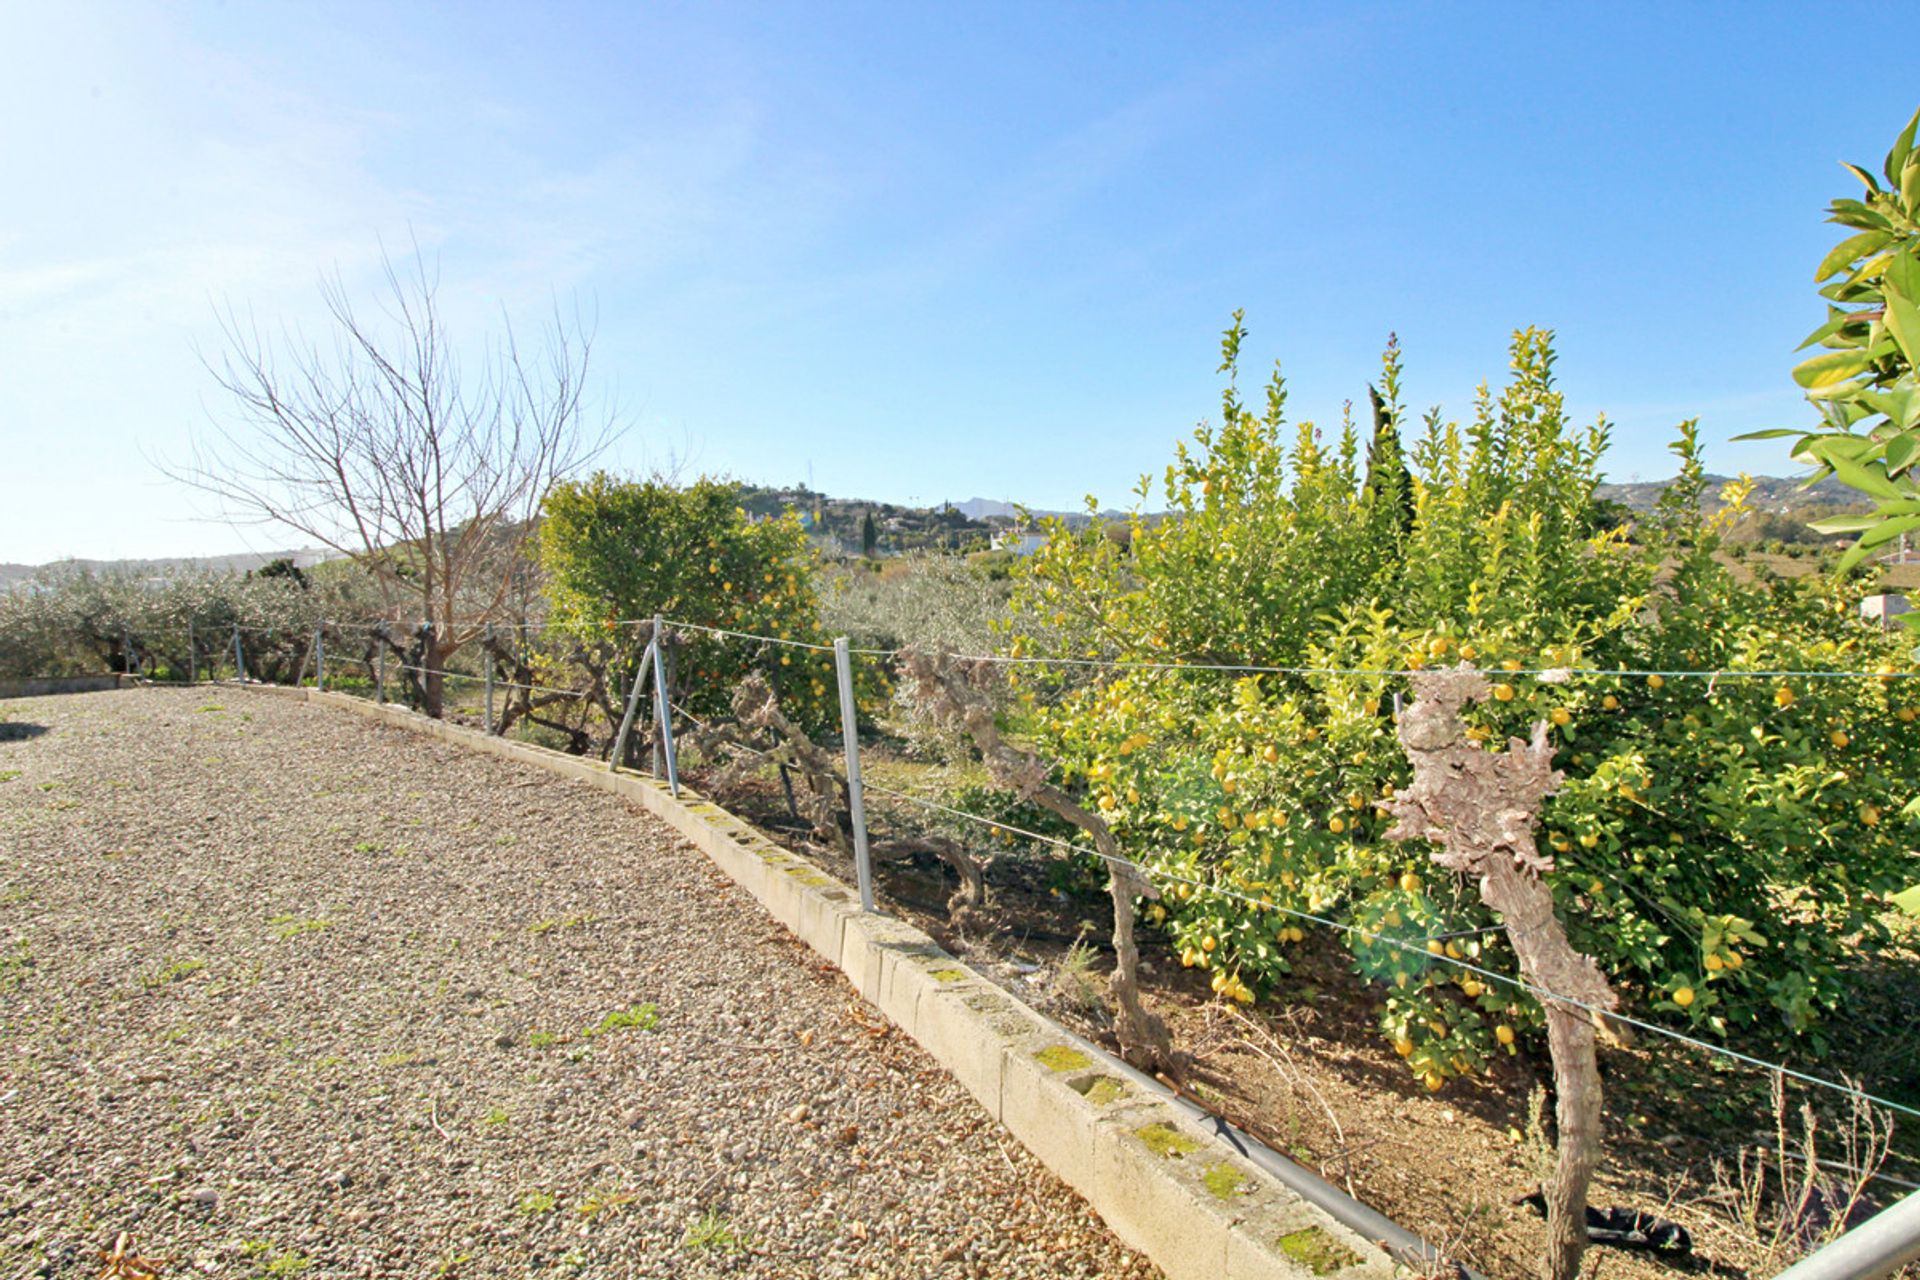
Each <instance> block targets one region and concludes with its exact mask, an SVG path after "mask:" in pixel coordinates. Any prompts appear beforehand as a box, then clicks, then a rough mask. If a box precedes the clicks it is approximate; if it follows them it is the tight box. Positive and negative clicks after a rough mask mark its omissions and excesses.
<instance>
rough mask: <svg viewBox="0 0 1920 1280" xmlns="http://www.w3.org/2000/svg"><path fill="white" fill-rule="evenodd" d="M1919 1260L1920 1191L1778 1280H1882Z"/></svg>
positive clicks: (1883, 1210) (1809, 1257)
mask: <svg viewBox="0 0 1920 1280" xmlns="http://www.w3.org/2000/svg"><path fill="white" fill-rule="evenodd" d="M1915 1258H1920V1191H1916V1192H1913V1193H1911V1194H1909V1195H1908V1196H1907V1198H1906V1199H1904V1200H1900V1201H1897V1202H1895V1203H1894V1204H1891V1205H1889V1206H1888V1207H1887V1208H1885V1209H1882V1210H1881V1211H1880V1212H1879V1213H1876V1214H1874V1215H1873V1216H1872V1217H1871V1218H1868V1219H1867V1220H1866V1221H1865V1222H1863V1223H1861V1224H1860V1225H1859V1226H1857V1227H1855V1228H1854V1229H1853V1230H1851V1231H1849V1232H1847V1233H1846V1234H1845V1235H1843V1236H1841V1237H1840V1238H1839V1239H1837V1240H1835V1241H1834V1242H1833V1243H1832V1244H1830V1245H1827V1246H1826V1247H1825V1248H1823V1249H1820V1250H1818V1251H1817V1252H1815V1253H1812V1254H1809V1255H1808V1256H1807V1257H1805V1258H1802V1259H1801V1260H1800V1261H1798V1262H1796V1263H1794V1264H1793V1265H1792V1266H1791V1267H1788V1268H1787V1269H1786V1270H1785V1271H1782V1272H1781V1273H1780V1274H1779V1275H1778V1276H1776V1277H1775V1280H1880V1277H1881V1276H1886V1275H1891V1274H1892V1273H1894V1272H1895V1271H1898V1270H1899V1269H1900V1268H1901V1267H1902V1266H1904V1265H1905V1264H1907V1263H1909V1262H1912V1261H1913V1260H1914V1259H1915Z"/></svg>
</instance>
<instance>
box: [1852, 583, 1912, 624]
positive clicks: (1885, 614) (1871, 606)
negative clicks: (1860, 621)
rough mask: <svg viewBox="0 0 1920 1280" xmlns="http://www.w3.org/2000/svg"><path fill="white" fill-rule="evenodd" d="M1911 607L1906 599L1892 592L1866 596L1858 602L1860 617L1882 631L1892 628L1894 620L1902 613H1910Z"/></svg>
mask: <svg viewBox="0 0 1920 1280" xmlns="http://www.w3.org/2000/svg"><path fill="white" fill-rule="evenodd" d="M1912 609H1913V605H1912V603H1911V602H1910V601H1908V599H1907V598H1906V597H1905V596H1903V595H1899V594H1896V593H1894V592H1888V593H1887V594H1885V595H1878V596H1868V597H1867V598H1866V599H1865V600H1862V601H1861V602H1860V616H1861V617H1862V618H1864V619H1866V620H1867V621H1868V622H1871V623H1874V624H1876V625H1877V626H1879V628H1880V629H1881V630H1882V631H1891V630H1893V628H1894V621H1893V620H1894V619H1895V618H1897V617H1899V616H1900V615H1901V614H1903V613H1908V612H1910V611H1912Z"/></svg>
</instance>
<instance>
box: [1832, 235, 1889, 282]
mask: <svg viewBox="0 0 1920 1280" xmlns="http://www.w3.org/2000/svg"><path fill="white" fill-rule="evenodd" d="M1892 240H1893V234H1892V233H1891V232H1888V231H1862V232H1861V233H1860V234H1859V235H1857V236H1848V237H1847V238H1846V239H1845V240H1842V241H1841V242H1840V243H1839V244H1837V245H1835V246H1833V248H1832V249H1830V250H1828V252H1827V256H1826V257H1824V258H1822V259H1820V265H1819V266H1818V267H1817V268H1815V269H1814V273H1813V282H1814V283H1815V284H1819V283H1821V282H1822V281H1824V280H1826V279H1828V278H1829V277H1830V276H1833V275H1834V274H1836V273H1837V272H1840V271H1842V270H1844V269H1845V268H1846V267H1847V266H1849V265H1850V264H1851V263H1853V261H1854V260H1855V259H1857V258H1863V257H1865V256H1866V255H1867V254H1870V253H1873V252H1874V251H1876V250H1878V249H1880V248H1883V247H1884V246H1885V245H1887V244H1888V243H1890V242H1891V241H1892Z"/></svg>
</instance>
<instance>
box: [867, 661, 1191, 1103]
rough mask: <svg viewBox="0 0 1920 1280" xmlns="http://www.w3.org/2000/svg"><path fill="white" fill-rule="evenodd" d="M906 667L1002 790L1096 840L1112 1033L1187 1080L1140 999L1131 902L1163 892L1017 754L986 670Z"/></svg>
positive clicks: (1094, 819) (1034, 763)
mask: <svg viewBox="0 0 1920 1280" xmlns="http://www.w3.org/2000/svg"><path fill="white" fill-rule="evenodd" d="M901 667H902V669H903V671H904V672H905V673H906V674H907V675H908V676H909V677H910V678H911V679H912V681H913V682H914V696H915V697H916V699H917V700H918V701H919V702H920V705H921V706H922V707H924V708H925V709H926V710H927V712H928V714H929V715H931V716H932V717H933V719H934V721H935V722H936V723H939V724H942V725H945V726H947V727H948V728H952V729H961V730H964V731H965V732H966V734H967V736H968V737H970V738H972V739H973V743H974V745H975V746H976V747H978V748H979V749H980V755H981V757H982V758H983V759H984V760H985V761H986V765H987V771H988V772H989V773H990V774H992V775H993V780H994V782H995V783H996V784H997V785H999V786H1002V787H1005V788H1006V789H1007V790H1009V791H1011V792H1013V793H1014V794H1015V795H1017V796H1019V797H1020V798H1021V799H1022V800H1027V801H1031V802H1032V803H1034V804H1037V805H1039V806H1040V807H1041V808H1043V809H1046V810H1048V811H1049V812H1051V813H1054V814H1057V815H1059V816H1060V817H1062V818H1064V819H1066V820H1067V821H1068V822H1070V823H1072V824H1073V825H1074V826H1076V827H1078V828H1080V830H1082V831H1084V832H1086V833H1087V835H1088V836H1089V837H1091V838H1092V840H1093V844H1094V848H1096V849H1097V850H1099V853H1100V856H1101V859H1102V860H1103V861H1105V863H1106V864H1107V872H1108V874H1109V876H1110V877H1111V878H1110V880H1109V882H1108V891H1109V893H1110V894H1111V895H1112V897H1113V951H1114V968H1113V977H1112V979H1111V981H1110V983H1109V987H1110V989H1111V990H1112V992H1113V999H1114V1003H1115V1005H1117V1006H1118V1010H1119V1012H1118V1015H1117V1016H1116V1017H1115V1018H1114V1030H1115V1033H1116V1034H1117V1035H1118V1037H1119V1040H1120V1056H1121V1057H1123V1058H1125V1059H1126V1060H1127V1061H1128V1062H1129V1063H1131V1064H1132V1065H1134V1066H1136V1067H1138V1068H1139V1069H1140V1070H1142V1071H1146V1072H1149V1073H1152V1072H1165V1073H1166V1074H1168V1075H1172V1076H1175V1077H1178V1076H1180V1075H1182V1074H1184V1072H1185V1067H1186V1063H1185V1061H1184V1060H1183V1059H1182V1058H1181V1057H1180V1056H1179V1055H1178V1054H1176V1053H1175V1052H1174V1050H1173V1041H1172V1037H1170V1036H1169V1035H1168V1034H1167V1027H1166V1023H1164V1022H1162V1021H1161V1020H1160V1018H1159V1017H1157V1016H1156V1015H1154V1014H1152V1013H1150V1012H1148V1010H1147V1007H1146V1006H1145V1005H1144V1004H1142V1003H1141V1000H1140V981H1139V964H1140V952H1139V949H1138V948H1137V947H1136V946H1135V944H1134V940H1133V916H1134V910H1133V903H1134V899H1136V898H1156V897H1158V896H1159V893H1158V891H1157V890H1155V889H1154V887H1153V885H1152V883H1151V882H1149V881H1148V879H1147V878H1146V876H1145V875H1144V874H1143V873H1142V872H1141V870H1140V869H1139V868H1138V867H1136V866H1135V865H1134V864H1133V863H1132V862H1130V861H1128V860H1127V859H1126V857H1125V856H1124V855H1123V854H1122V853H1121V851H1120V843H1119V841H1117V840H1115V839H1114V838H1113V831H1112V830H1111V829H1110V828H1109V827H1108V826H1107V824H1106V822H1105V821H1104V820H1103V819H1101V817H1100V816H1099V815H1098V814H1095V813H1092V812H1090V811H1089V810H1087V809H1083V808H1081V807H1080V806H1079V805H1078V804H1075V803H1074V802H1073V800H1072V799H1071V798H1069V797H1068V795H1067V793H1066V792H1064V791H1062V790H1060V788H1058V787H1056V786H1054V785H1053V784H1052V783H1051V782H1049V781H1047V775H1048V774H1049V772H1051V770H1050V769H1049V767H1048V766H1047V764H1046V762H1045V761H1043V760H1041V759H1040V757H1038V756H1037V755H1035V754H1034V753H1032V752H1030V751H1020V750H1017V749H1015V748H1014V747H1012V746H1010V745H1009V744H1008V743H1007V741H1006V740H1005V739H1004V738H1002V737H1001V736H1000V730H999V728H998V727H997V726H996V725H995V723H994V708H993V703H992V700H991V699H989V698H988V697H987V696H986V694H985V692H984V691H983V690H982V689H981V688H980V687H979V686H980V682H981V681H983V680H984V679H985V675H986V673H985V672H984V670H983V669H982V664H978V663H968V662H965V661H963V660H961V659H959V658H956V657H954V656H953V655H951V654H944V653H942V654H929V653H923V652H920V651H918V650H911V649H910V650H908V651H907V652H906V653H905V654H904V655H902V658H901Z"/></svg>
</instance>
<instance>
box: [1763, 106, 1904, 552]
mask: <svg viewBox="0 0 1920 1280" xmlns="http://www.w3.org/2000/svg"><path fill="white" fill-rule="evenodd" d="M1916 126H1920V112H1916V113H1915V114H1914V117H1913V119H1911V120H1909V121H1908V122H1907V127H1906V128H1905V129H1903V130H1901V131H1900V136H1899V137H1898V138H1896V139H1895V140H1894V143H1893V149H1892V150H1890V151H1889V152H1887V158H1886V162H1885V164H1883V165H1882V166H1881V176H1883V177H1884V178H1885V179H1886V184H1887V185H1886V186H1884V187H1883V186H1881V185H1880V180H1879V179H1878V178H1876V177H1875V176H1874V175H1873V174H1872V173H1870V172H1869V171H1867V170H1866V169H1863V168H1861V167H1860V166H1858V165H1852V164H1850V165H1848V166H1847V169H1848V170H1849V171H1850V172H1852V174H1853V175H1854V177H1856V178H1858V179H1859V180H1860V183H1861V185H1862V186H1863V187H1865V188H1866V190H1865V191H1864V192H1863V193H1862V198H1861V199H1858V200H1835V201H1834V202H1833V204H1832V205H1831V207H1830V208H1829V210H1828V218H1827V220H1828V221H1829V222H1834V223H1838V224H1839V225H1840V226H1843V227H1846V228H1848V229H1849V230H1850V231H1851V232H1852V234H1851V235H1849V236H1848V237H1847V238H1846V239H1844V240H1842V241H1841V242H1840V243H1839V244H1837V245H1835V246H1834V247H1833V249H1832V250H1831V251H1830V252H1829V253H1828V254H1827V256H1826V257H1825V258H1823V259H1821V261H1820V265H1819V267H1817V268H1816V269H1815V270H1814V273H1813V278H1814V282H1815V283H1816V284H1819V285H1820V296H1821V297H1823V298H1825V299H1826V300H1827V319H1826V323H1824V324H1822V325H1821V326H1820V327H1819V328H1817V329H1815V330H1814V331H1813V332H1812V333H1811V334H1809V335H1807V339H1806V341H1805V342H1803V343H1801V344H1800V345H1801V346H1802V348H1805V347H1810V346H1814V345H1816V344H1817V345H1818V346H1820V347H1821V348H1822V351H1821V352H1820V354H1818V355H1815V356H1811V357H1809V358H1808V359H1806V360H1804V361H1802V362H1801V363H1800V364H1799V365H1798V366H1797V367H1796V368H1795V369H1794V371H1793V376H1794V380H1795V381H1797V382H1798V383H1799V384H1800V385H1801V386H1802V387H1805V388H1806V391H1807V399H1808V400H1810V401H1812V403H1813V406H1814V408H1815V409H1817V410H1818V411H1819V413H1820V426H1819V427H1818V428H1817V429H1815V430H1813V431H1799V430H1796V429H1792V428H1781V429H1777V430H1773V431H1760V432H1755V433H1754V434H1753V435H1750V436H1746V437H1743V438H1744V439H1750V440H1751V439H1766V438H1770V437H1793V438H1795V443H1794V445H1793V446H1792V447H1793V456H1794V459H1795V461H1798V462H1802V463H1805V464H1807V465H1809V466H1817V467H1819V468H1820V471H1819V472H1818V474H1817V475H1816V476H1815V477H1814V478H1815V479H1819V478H1821V477H1824V476H1826V475H1835V476H1838V477H1839V478H1840V480H1841V481H1842V482H1843V483H1845V484H1847V485H1849V486H1851V487H1853V488H1855V489H1858V490H1859V491H1860V492H1861V493H1864V494H1866V495H1867V496H1868V497H1870V498H1872V499H1873V500H1874V502H1875V503H1876V504H1877V505H1876V510H1875V511H1874V512H1872V513H1871V514H1868V515H1862V516H1843V517H1838V518H1835V519H1831V520H1825V521H1821V522H1818V523H1817V524H1816V525H1815V527H1816V528H1818V529H1820V530H1821V531H1822V532H1824V533H1858V534H1859V535H1860V538H1859V541H1857V542H1856V543H1855V544H1854V546H1853V549H1852V550H1851V551H1850V552H1848V555H1847V558H1846V560H1845V561H1844V562H1843V567H1851V566H1852V565H1854V564H1856V563H1858V562H1859V561H1861V560H1863V559H1865V558H1866V557H1867V556H1868V555H1869V554H1871V553H1873V552H1874V551H1875V550H1876V549H1877V548H1879V547H1881V546H1883V545H1884V544H1885V543H1888V542H1891V541H1892V540H1893V539H1895V538H1898V537H1901V536H1903V535H1907V534H1912V533H1914V532H1916V531H1920V482H1916V480H1915V478H1914V466H1915V464H1916V463H1917V462H1920V381H1916V376H1915V373H1914V363H1915V360H1916V359H1920V151H1917V150H1915V148H1914V131H1915V127H1916Z"/></svg>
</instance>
